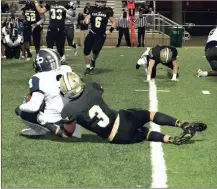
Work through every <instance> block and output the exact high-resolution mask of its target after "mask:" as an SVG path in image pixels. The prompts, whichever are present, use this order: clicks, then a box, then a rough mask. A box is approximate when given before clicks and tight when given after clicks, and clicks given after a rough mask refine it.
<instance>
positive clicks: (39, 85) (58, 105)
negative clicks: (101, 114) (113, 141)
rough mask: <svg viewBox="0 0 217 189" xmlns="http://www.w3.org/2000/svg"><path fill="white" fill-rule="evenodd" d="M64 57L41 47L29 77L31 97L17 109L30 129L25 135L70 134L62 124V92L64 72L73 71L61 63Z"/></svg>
mask: <svg viewBox="0 0 217 189" xmlns="http://www.w3.org/2000/svg"><path fill="white" fill-rule="evenodd" d="M60 59H61V58H60V56H59V54H58V53H57V52H56V51H55V50H53V49H41V50H39V52H38V53H37V55H36V58H35V61H34V63H33V67H34V70H35V72H36V74H34V75H33V76H32V77H31V78H30V80H29V92H30V94H31V98H30V100H29V101H25V102H23V104H21V105H20V106H18V107H17V108H16V110H15V113H16V115H18V116H20V117H21V119H22V120H23V121H24V123H25V124H26V125H27V127H28V128H27V129H23V130H22V131H21V134H22V135H25V136H37V135H45V134H47V133H48V132H51V133H53V134H55V135H57V136H60V137H68V136H67V135H68V133H67V132H66V131H65V130H64V129H63V127H62V125H61V119H62V118H61V111H62V108H63V106H64V102H66V101H65V100H66V98H64V97H63V96H62V95H61V93H60V83H59V79H60V77H61V75H62V74H64V73H66V72H69V71H72V69H71V67H69V66H66V65H64V66H60ZM75 132H76V134H75V135H73V136H76V137H78V138H81V133H80V126H79V125H77V126H76V131H75Z"/></svg>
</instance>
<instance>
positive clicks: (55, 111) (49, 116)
mask: <svg viewBox="0 0 217 189" xmlns="http://www.w3.org/2000/svg"><path fill="white" fill-rule="evenodd" d="M61 67H62V66H61ZM61 67H60V69H59V70H51V71H48V72H39V73H36V74H34V75H33V76H32V78H31V79H30V80H29V89H30V92H31V93H32V92H41V93H42V94H43V95H44V101H45V109H44V112H43V113H39V115H38V120H40V122H41V123H42V124H43V123H47V122H48V123H55V122H57V121H60V120H61V119H62V118H61V111H62V109H63V106H64V101H63V97H62V95H61V94H60V83H59V81H58V79H57V76H58V75H60V74H63V73H64V72H65V69H66V68H65V67H66V66H64V67H63V70H61ZM68 67H69V66H68ZM68 70H71V68H70V67H69V68H68ZM67 72H68V71H67Z"/></svg>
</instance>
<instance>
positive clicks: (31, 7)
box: [22, 0, 45, 60]
mask: <svg viewBox="0 0 217 189" xmlns="http://www.w3.org/2000/svg"><path fill="white" fill-rule="evenodd" d="M22 11H23V15H24V16H25V20H26V25H25V27H24V31H23V35H24V45H25V49H26V52H27V60H29V59H30V58H31V57H32V54H31V52H30V50H29V46H30V43H31V37H32V39H33V43H34V46H35V51H36V53H37V52H38V51H39V50H40V46H41V32H42V24H43V23H44V21H45V16H44V14H39V13H38V11H37V10H36V7H35V4H34V3H33V2H32V1H30V0H27V1H26V4H25V6H24V7H23V8H22Z"/></svg>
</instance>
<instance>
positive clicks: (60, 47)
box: [56, 29, 66, 62]
mask: <svg viewBox="0 0 217 189" xmlns="http://www.w3.org/2000/svg"><path fill="white" fill-rule="evenodd" d="M57 34H58V35H57V36H56V47H57V52H58V53H59V54H60V56H61V61H62V62H65V41H66V34H65V29H59V31H58V32H57Z"/></svg>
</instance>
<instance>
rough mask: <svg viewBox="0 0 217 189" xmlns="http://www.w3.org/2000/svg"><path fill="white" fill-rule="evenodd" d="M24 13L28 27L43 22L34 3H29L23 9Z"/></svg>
mask: <svg viewBox="0 0 217 189" xmlns="http://www.w3.org/2000/svg"><path fill="white" fill-rule="evenodd" d="M22 11H23V14H24V16H25V20H26V21H27V24H28V25H32V24H35V23H37V22H38V21H40V20H41V16H40V14H39V13H38V11H37V9H36V7H35V4H33V3H27V4H26V5H25V7H23V8H22Z"/></svg>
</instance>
